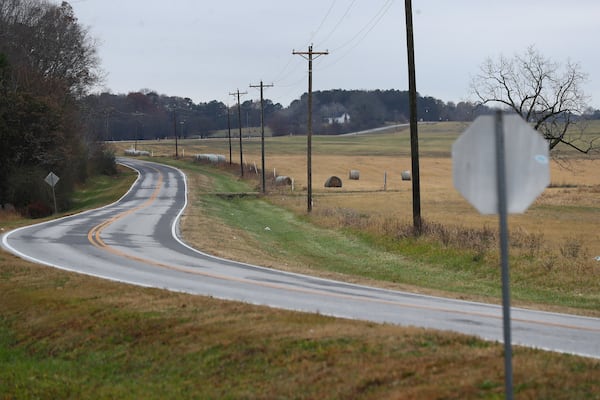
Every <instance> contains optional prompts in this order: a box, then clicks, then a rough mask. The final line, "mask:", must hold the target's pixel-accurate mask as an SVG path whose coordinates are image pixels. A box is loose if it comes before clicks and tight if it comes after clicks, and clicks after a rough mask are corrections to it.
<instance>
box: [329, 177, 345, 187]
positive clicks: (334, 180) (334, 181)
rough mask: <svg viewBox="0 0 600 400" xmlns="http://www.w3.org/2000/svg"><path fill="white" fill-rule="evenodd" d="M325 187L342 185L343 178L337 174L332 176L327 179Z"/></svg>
mask: <svg viewBox="0 0 600 400" xmlns="http://www.w3.org/2000/svg"><path fill="white" fill-rule="evenodd" d="M325 187H342V180H341V179H340V178H338V177H337V176H330V177H329V178H327V180H326V181H325Z"/></svg>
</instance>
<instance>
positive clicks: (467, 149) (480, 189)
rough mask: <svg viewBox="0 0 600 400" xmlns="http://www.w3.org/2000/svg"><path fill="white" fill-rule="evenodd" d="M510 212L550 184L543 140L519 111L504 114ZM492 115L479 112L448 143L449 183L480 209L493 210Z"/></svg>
mask: <svg viewBox="0 0 600 400" xmlns="http://www.w3.org/2000/svg"><path fill="white" fill-rule="evenodd" d="M502 118H503V126H504V150H505V151H504V154H505V165H506V192H507V193H506V198H507V207H508V212H509V213H513V214H516V213H523V212H525V210H527V208H528V207H529V206H530V205H531V203H533V202H534V201H535V199H536V198H537V197H538V196H539V195H540V194H541V193H542V192H543V191H544V189H545V188H546V187H547V186H548V184H549V183H550V165H549V150H548V142H547V141H546V140H545V139H544V138H543V137H542V136H541V135H540V134H539V133H538V132H536V131H535V130H534V129H533V128H532V127H531V126H529V125H528V124H527V123H526V122H525V121H524V120H523V119H522V118H521V116H519V115H516V114H510V115H503V117H502ZM494 130H495V118H494V116H493V115H484V116H480V117H478V118H477V119H476V120H475V121H473V123H472V124H471V125H470V126H469V128H467V130H465V131H464V132H463V134H462V135H461V136H460V137H459V138H458V139H457V140H456V142H454V144H453V145H452V175H453V180H454V187H455V188H456V190H458V192H459V193H460V194H461V195H462V196H463V197H464V198H465V199H467V200H468V201H469V202H470V203H471V204H472V205H473V206H474V207H475V208H476V209H477V211H479V212H480V213H481V214H496V213H498V188H497V173H496V138H495V132H494Z"/></svg>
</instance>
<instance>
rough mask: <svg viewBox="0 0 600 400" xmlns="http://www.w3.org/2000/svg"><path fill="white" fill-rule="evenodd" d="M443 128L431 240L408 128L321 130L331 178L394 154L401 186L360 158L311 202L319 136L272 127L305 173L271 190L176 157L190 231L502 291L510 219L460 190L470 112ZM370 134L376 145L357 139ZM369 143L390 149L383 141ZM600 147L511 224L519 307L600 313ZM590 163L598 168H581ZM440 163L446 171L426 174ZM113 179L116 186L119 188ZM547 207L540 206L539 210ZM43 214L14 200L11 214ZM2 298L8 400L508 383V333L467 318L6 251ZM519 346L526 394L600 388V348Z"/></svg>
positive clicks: (276, 254)
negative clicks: (320, 302)
mask: <svg viewBox="0 0 600 400" xmlns="http://www.w3.org/2000/svg"><path fill="white" fill-rule="evenodd" d="M427 129H430V131H426V132H429V133H426V132H423V133H422V141H423V144H422V146H421V148H422V149H424V150H423V151H424V153H423V154H424V157H423V160H425V161H427V163H426V162H425V161H423V164H422V165H423V167H422V171H423V185H424V188H427V190H424V192H423V193H424V194H423V199H424V216H425V217H426V219H427V221H432V222H428V224H429V225H430V226H431V232H432V233H431V234H428V236H427V237H425V238H422V239H415V238H413V237H411V236H410V235H405V236H403V234H402V232H404V231H405V230H406V223H405V220H409V219H410V215H409V214H410V203H409V197H410V195H409V193H410V188H409V186H407V183H406V182H402V181H399V180H398V181H393V177H394V174H395V173H398V171H400V170H402V169H409V168H408V165H407V166H405V165H404V164H402V163H403V162H404V161H400V160H402V159H406V160H407V159H408V158H407V157H406V155H407V154H408V153H406V151H408V150H407V149H403V150H402V151H400V150H397V149H396V143H397V142H399V141H401V140H403V141H405V142H406V133H405V132H399V133H396V134H390V135H381V136H380V137H378V136H377V135H375V136H369V137H358V138H357V137H344V138H339V139H338V140H339V141H337V140H336V139H337V138H328V137H326V138H321V137H317V138H315V150H316V149H317V148H319V150H318V151H317V150H316V151H315V153H316V154H317V153H320V154H318V157H322V158H323V160H325V163H324V164H323V167H324V168H332V169H333V168H334V167H330V166H329V165H330V164H328V162H329V161H328V160H333V159H335V162H336V163H339V164H336V165H338V166H337V167H335V168H339V171H341V172H327V173H325V174H324V175H323V176H325V175H328V174H333V173H336V174H339V175H340V176H342V177H345V174H347V169H348V168H355V167H353V166H354V165H356V164H355V163H356V162H358V161H360V162H361V163H364V165H366V164H367V163H368V162H371V163H372V171H373V172H372V174H373V176H374V177H377V176H379V172H380V171H381V167H383V168H389V172H390V176H391V178H390V179H391V181H390V182H388V183H389V184H390V185H392V186H388V189H389V190H388V191H386V192H383V191H381V187H377V186H376V185H381V180H380V179H379V178H377V180H378V182H380V183H377V182H371V179H368V178H367V176H369V175H368V173H367V172H366V171H368V169H365V168H363V167H362V166H360V167H358V168H356V169H359V170H360V171H361V179H360V181H358V182H354V183H355V184H357V186H356V187H348V185H345V187H344V188H342V189H341V190H339V189H335V190H326V189H324V188H321V187H319V188H315V189H316V192H315V209H314V212H313V213H312V215H310V216H309V215H306V213H305V212H304V207H305V205H306V202H305V200H306V199H305V193H302V183H301V182H298V181H299V180H301V175H303V174H305V172H304V171H305V164H304V165H303V164H302V163H303V161H302V156H303V154H302V152H303V151H304V147H303V146H304V145H305V142H304V140H305V138H273V139H269V141H268V154H269V158H268V160H269V161H268V165H269V170H271V169H272V168H277V170H278V171H282V172H279V173H280V174H289V175H291V176H295V175H294V171H299V172H297V173H298V174H300V175H299V177H298V178H297V179H298V181H297V185H296V187H297V191H296V192H294V193H291V192H289V191H288V190H272V192H271V194H270V195H269V196H267V197H266V198H261V197H256V196H246V197H239V196H227V195H225V194H226V193H227V192H231V193H240V192H252V191H255V190H256V189H257V182H258V180H257V177H256V175H253V174H247V179H244V180H240V179H239V178H238V177H237V176H236V174H237V173H238V171H239V170H238V168H239V167H236V166H235V165H234V166H233V167H232V168H231V169H228V168H226V167H225V168H219V169H217V168H213V167H210V166H204V165H199V164H195V163H190V162H189V159H183V160H179V161H173V160H172V159H171V160H170V159H167V158H161V159H158V160H159V161H164V162H168V163H171V164H174V165H176V166H178V167H181V168H183V169H184V170H185V171H186V173H187V174H188V177H189V188H190V194H189V195H190V199H189V200H190V209H189V210H188V211H187V212H186V214H185V216H184V219H183V221H182V231H183V235H184V237H185V238H186V240H187V241H188V242H190V243H193V244H195V245H197V246H198V247H199V248H201V249H203V250H205V251H208V252H211V253H214V254H216V255H220V256H225V257H231V258H234V259H239V260H242V261H247V262H252V263H257V264H261V265H266V266H270V267H277V268H282V269H287V270H293V271H300V272H308V273H313V274H318V275H323V276H328V277H333V278H339V279H345V280H348V281H353V282H362V283H371V284H376V285H379V286H385V287H392V288H401V289H407V290H412V291H415V292H424V293H441V294H447V295H450V296H454V297H463V298H472V299H479V300H487V301H497V298H498V296H499V277H498V273H497V255H496V254H495V253H496V252H495V250H494V244H493V242H494V239H493V234H492V233H490V232H491V231H493V230H494V229H495V221H494V220H493V219H489V220H488V219H483V218H482V217H480V216H478V215H477V214H476V213H475V212H474V211H473V210H472V209H470V206H469V205H468V204H466V203H464V201H463V200H461V199H460V198H459V197H458V195H456V196H457V197H456V198H454V197H452V196H453V195H452V194H451V191H452V190H453V189H452V188H451V184H450V185H448V182H445V181H444V180H445V179H446V178H447V176H448V175H447V174H448V173H449V169H448V168H449V165H450V164H448V163H447V158H448V151H447V146H450V145H451V143H452V141H453V140H454V138H455V137H456V134H457V131H458V130H460V129H461V126H460V125H458V124H438V125H433V126H428V127H427ZM423 130H425V128H423ZM426 135H430V136H426ZM428 139H431V142H428V143H426V142H427V140H428ZM271 140H272V141H271ZM356 140H358V141H360V142H361V144H360V146H358V145H355V144H353V143H355V141H356ZM432 143H433V144H432ZM129 145H130V144H120V145H119V146H129ZM165 146H167V147H165ZM182 146H184V147H183V148H184V149H186V150H185V152H186V156H187V157H189V155H190V154H193V153H194V152H198V153H200V152H206V153H208V152H211V153H221V154H226V152H225V151H223V150H225V149H227V143H226V142H224V141H222V140H221V141H219V140H202V141H200V140H199V141H189V142H187V141H184V142H183V144H182ZM253 146H254V151H255V152H256V153H255V154H258V149H259V147H258V145H257V143H252V142H249V143H248V146H247V149H248V153H247V154H248V159H249V160H251V158H250V156H251V150H252V148H253ZM361 146H362V147H367V148H368V149H369V148H370V150H368V151H371V150H372V151H373V153H377V154H376V155H369V154H366V153H365V150H364V149H361V148H360V147H361ZM171 148H172V149H173V150H174V146H173V147H172V143H169V142H165V141H162V142H160V143H158V142H144V143H138V149H143V150H151V151H154V152H155V155H159V154H170V152H169V149H171ZM276 149H277V151H280V153H277V154H276V153H275V150H276ZM236 151H237V148H235V147H234V154H236ZM403 152H405V153H403ZM237 154H239V153H237ZM333 155H335V157H330V156H333ZM276 157H280V158H279V159H277V158H276ZM344 159H345V160H344ZM258 160H259V159H258V158H256V161H257V164H259V163H258ZM369 160H371V161H369ZM429 161H430V162H431V165H429V164H428V162H429ZM436 161H438V162H439V164H436ZM596 162H597V161H596V160H594V159H590V160H580V159H572V160H571V166H572V168H571V172H568V171H567V170H560V169H559V170H558V171H559V173H562V172H561V171H564V174H565V176H564V181H560V180H557V177H556V175H553V182H555V183H556V185H555V186H557V187H554V188H551V189H548V190H547V191H546V193H544V195H543V197H542V199H540V201H538V202H536V204H535V205H534V207H533V208H532V210H530V211H528V213H527V214H525V216H520V217H516V218H515V219H511V226H516V225H517V224H521V225H523V227H521V228H520V233H519V235H516V236H517V237H516V239H518V241H517V240H515V241H514V243H515V244H519V246H521V247H520V248H516V249H512V250H513V251H515V253H514V255H513V264H512V268H513V282H514V285H515V286H514V288H513V296H516V303H517V304H524V305H529V306H535V307H541V308H549V309H558V310H567V311H575V312H578V313H584V314H589V315H596V316H598V315H600V300H599V293H600V290H598V289H599V288H598V281H599V279H598V274H599V272H600V271H599V270H598V267H597V264H593V263H589V262H588V261H589V260H590V259H591V258H592V257H591V256H592V254H594V253H592V250H591V249H593V247H589V246H587V245H586V244H585V243H587V242H584V239H583V238H582V239H578V237H579V234H580V233H581V234H583V233H585V232H584V231H585V230H586V229H591V228H589V227H587V225H585V224H586V223H587V222H588V220H589V219H592V220H593V219H594V218H598V210H597V207H598V205H597V198H598V197H597V196H598V191H597V189H598V183H597V182H596V183H594V181H593V176H594V175H591V176H584V175H586V174H592V173H593V171H595V170H594V166H596V165H597V164H595V163H596ZM388 163H389V164H388ZM586 163H590V165H591V166H590V170H583V171H587V172H581V171H582V170H580V171H579V172H578V169H579V168H581V166H580V164H581V165H586ZM361 165H362V164H361ZM390 165H391V166H396V167H395V169H392V168H391V167H389V166H390ZM426 165H427V169H431V172H429V171H428V172H425V169H426V168H425V166H426ZM436 165H438V169H437V171H438V172H436V173H434V167H435V166H436ZM573 166H576V168H574V167H573ZM287 171H289V172H287ZM336 171H337V170H336ZM363 171H365V172H363ZM393 171H395V172H393ZM426 176H430V178H429V179H426V178H425V177H426ZM132 179H133V176H132V175H128V176H124V177H123V180H122V181H121V182H122V183H121V186H118V185H116V182H115V181H111V182H108V183H107V182H105V181H98V182H94V184H93V185H92V186H91V187H88V188H82V190H81V191H80V193H79V194H78V204H79V205H80V206H79V207H84V206H88V207H91V206H94V205H99V204H101V203H104V202H110V201H112V199H113V198H117V197H118V196H119V191H120V190H124V188H125V187H126V186H127V185H128V183H130V182H131V181H132ZM375 179H376V178H373V180H374V181H375ZM558 179H563V178H558ZM579 179H581V181H579ZM585 179H590V181H585ZM596 179H597V178H596ZM346 182H347V180H346V179H344V183H345V184H346ZM574 182H575V183H574ZM361 185H364V187H363V186H361ZM394 185H397V186H394ZM107 187H110V188H113V189H114V191H112V194H111V195H110V196H108V197H105V198H102V199H101V198H100V195H104V194H106V192H107V189H106V188H107ZM432 193H435V195H436V196H438V198H433V197H434V196H433V195H432ZM546 196H548V198H547V199H545V200H544V197H546ZM436 201H437V203H436ZM544 201H545V202H546V203H544ZM436 204H437V206H436ZM450 205H451V206H452V207H455V208H451V207H450ZM282 206H283V207H282ZM447 207H449V208H448V210H446V208H447ZM536 210H537V211H536ZM534 211H535V212H537V213H539V214H535V215H529V214H533V213H534ZM436 212H440V213H441V214H439V216H438V217H436V218H439V219H437V220H436V219H434V218H433V217H432V216H433V215H437V214H435V213H436ZM586 212H587V214H586ZM461 213H462V217H463V218H460V217H461ZM454 214H459V215H458V217H455V219H453V220H452V221H454V222H452V223H449V222H447V221H445V219H446V218H450V217H451V216H453V215H454ZM561 216H562V218H563V219H562V226H563V228H564V229H565V230H566V229H567V228H568V227H570V226H574V227H573V228H569V229H572V230H570V231H565V232H562V235H563V236H562V237H563V238H565V237H566V238H567V239H573V240H572V241H571V242H568V241H565V242H564V243H562V244H561V243H560V237H561V236H560V234H561V232H560V226H561V224H560V223H557V227H558V229H556V232H555V233H552V230H550V229H548V230H546V229H545V227H546V226H549V225H551V222H552V221H549V220H548V218H555V217H561ZM521 217H529V218H532V221H533V222H532V225H533V226H534V227H538V226H537V225H536V224H541V231H540V233H539V234H538V233H535V232H538V231H535V230H533V231H532V232H533V233H532V232H529V231H526V225H525V224H523V221H522V220H521V219H520V218H521ZM536 218H538V219H536ZM574 218H577V219H574ZM25 222H26V221H22V220H20V219H19V218H18V217H17V216H14V215H11V216H7V215H1V216H0V229H7V228H8V227H14V226H18V225H20V224H23V223H25ZM442 223H443V224H442ZM580 223H581V225H579V224H580ZM436 224H439V225H440V226H438V225H436ZM521 225H518V226H521ZM266 226H268V227H269V228H270V230H269V231H266V230H265V229H264V228H265V227H266ZM486 226H488V228H486ZM577 226H581V228H580V229H582V231H581V232H578V231H577V229H576V228H575V227H577ZM452 227H455V228H452ZM332 228H335V229H332ZM444 229H446V230H447V231H446V233H445V235H444V232H445V231H444ZM451 229H456V230H451ZM486 229H487V230H486ZM513 230H514V231H515V232H517V229H516V228H514V229H513ZM267 232H268V233H269V234H268V235H267ZM486 232H487V234H488V235H489V236H490V237H491V239H490V238H489V237H487V236H485V235H486ZM587 233H589V234H597V233H596V232H595V231H593V232H592V231H590V232H587ZM540 235H542V236H540ZM454 236H456V237H458V238H459V240H462V241H473V242H474V243H475V247H474V248H471V247H468V246H467V247H464V246H460V245H459V243H456V242H453V241H452V240H451V239H450V237H454ZM482 237H484V240H481V238H482ZM486 238H487V239H486ZM486 240H487V241H489V242H490V243H492V244H489V243H485V242H486ZM554 240H556V241H557V242H556V243H558V245H557V247H556V248H555V249H554V252H553V253H551V254H552V257H553V258H551V257H550V255H549V254H550V253H549V254H546V253H545V252H546V251H547V250H546V247H544V246H553V243H555V242H554ZM540 243H542V244H540ZM590 243H591V242H590ZM586 252H588V253H589V254H587V255H584V253H586ZM545 257H549V258H545ZM0 301H1V304H2V308H1V309H0V398H19V399H21V398H124V399H127V398H131V399H134V398H264V399H275V398H297V399H317V398H318V399H328V398H330V399H348V398H356V399H358V398H360V399H386V398H389V399H392V398H393V399H439V398H453V399H454V398H455V399H499V398H503V397H504V396H503V359H502V346H501V345H499V344H497V343H489V342H483V341H481V340H478V339H475V338H472V337H468V336H463V335H457V334H453V333H441V332H434V331H426V330H422V329H414V328H403V327H396V326H390V325H379V324H373V323H365V322H356V321H346V320H340V319H335V318H328V317H323V316H319V315H308V314H302V313H294V312H288V311H280V310H272V309H266V308H262V307H256V306H250V305H246V304H240V303H236V302H224V301H218V300H214V299H210V298H204V297H200V296H190V295H185V294H180V293H169V292H165V291H162V290H157V289H145V288H137V287H131V286H128V285H123V284H117V283H112V282H106V281H102V280H99V279H95V278H90V277H85V276H79V275H76V274H70V273H66V272H62V271H56V270H53V269H49V268H45V267H41V266H36V265H32V264H30V263H27V262H25V261H22V260H20V259H17V258H15V257H13V256H11V255H9V254H7V253H5V252H1V253H0ZM513 361H514V370H515V377H514V382H515V393H516V398H531V399H538V398H552V399H596V398H600V383H599V380H598V376H600V362H599V361H598V360H590V359H585V358H581V357H574V356H568V355H560V354H553V353H549V352H544V351H539V350H532V349H524V348H519V347H515V349H514V359H513Z"/></svg>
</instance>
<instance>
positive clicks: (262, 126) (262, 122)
mask: <svg viewBox="0 0 600 400" xmlns="http://www.w3.org/2000/svg"><path fill="white" fill-rule="evenodd" d="M250 87H252V88H256V87H259V88H260V153H261V171H262V172H261V175H262V192H263V194H265V193H267V180H266V178H265V104H264V98H263V88H266V87H273V84H271V85H264V84H263V81H260V85H250Z"/></svg>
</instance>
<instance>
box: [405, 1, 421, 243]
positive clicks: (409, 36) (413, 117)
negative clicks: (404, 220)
mask: <svg viewBox="0 0 600 400" xmlns="http://www.w3.org/2000/svg"><path fill="white" fill-rule="evenodd" d="M404 8H405V11H404V13H405V16H406V48H407V52H408V100H409V108H410V156H411V162H412V200H413V229H414V231H415V233H416V234H417V235H420V234H421V231H422V228H423V226H422V221H421V180H420V176H419V135H418V130H417V80H416V77H415V43H414V39H413V21H412V3H411V0H405V1H404Z"/></svg>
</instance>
